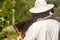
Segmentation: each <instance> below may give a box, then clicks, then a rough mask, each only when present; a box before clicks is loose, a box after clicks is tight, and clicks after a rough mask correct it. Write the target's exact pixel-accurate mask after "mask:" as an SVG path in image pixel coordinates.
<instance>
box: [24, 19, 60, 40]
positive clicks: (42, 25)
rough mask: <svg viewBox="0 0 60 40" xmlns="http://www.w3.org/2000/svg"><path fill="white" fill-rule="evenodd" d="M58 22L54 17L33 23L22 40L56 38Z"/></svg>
mask: <svg viewBox="0 0 60 40" xmlns="http://www.w3.org/2000/svg"><path fill="white" fill-rule="evenodd" d="M59 27H60V23H59V22H58V21H56V20H54V19H48V20H41V21H37V22H35V23H33V24H32V25H31V26H30V28H29V29H28V31H27V32H26V36H25V38H24V39H23V40H58V34H59Z"/></svg>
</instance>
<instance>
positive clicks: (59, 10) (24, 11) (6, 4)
mask: <svg viewBox="0 0 60 40" xmlns="http://www.w3.org/2000/svg"><path fill="white" fill-rule="evenodd" d="M46 1H47V3H51V4H54V5H55V7H54V12H55V16H56V17H60V0H46ZM15 2H16V4H15V7H14V9H15V23H18V22H22V21H25V20H28V19H31V18H32V15H31V13H30V12H29V9H30V8H31V7H33V6H34V2H35V0H15ZM12 9H13V4H12V0H0V27H2V29H5V28H6V27H9V26H10V25H12V17H13V12H12ZM1 17H2V18H4V19H5V20H4V21H2V22H1V20H2V19H1ZM7 21H8V22H7ZM16 36H17V33H16V32H15V31H12V30H11V31H10V30H2V31H1V32H0V39H2V38H5V37H16Z"/></svg>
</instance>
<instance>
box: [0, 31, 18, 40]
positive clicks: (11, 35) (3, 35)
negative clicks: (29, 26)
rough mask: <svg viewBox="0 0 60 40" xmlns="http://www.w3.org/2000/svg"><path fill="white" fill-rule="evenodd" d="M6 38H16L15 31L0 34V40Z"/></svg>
mask: <svg viewBox="0 0 60 40" xmlns="http://www.w3.org/2000/svg"><path fill="white" fill-rule="evenodd" d="M7 37H11V38H16V37H17V33H16V32H15V31H12V30H9V31H2V32H0V39H4V38H7Z"/></svg>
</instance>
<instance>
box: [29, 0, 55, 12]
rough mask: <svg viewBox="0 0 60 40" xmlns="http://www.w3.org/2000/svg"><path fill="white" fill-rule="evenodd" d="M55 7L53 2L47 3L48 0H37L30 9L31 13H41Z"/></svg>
mask: <svg viewBox="0 0 60 40" xmlns="http://www.w3.org/2000/svg"><path fill="white" fill-rule="evenodd" d="M53 7H54V5H53V4H47V3H46V0H36V1H35V6H34V7H33V8H31V9H30V10H29V11H30V12H31V13H41V12H44V11H47V10H50V9H52V8H53Z"/></svg>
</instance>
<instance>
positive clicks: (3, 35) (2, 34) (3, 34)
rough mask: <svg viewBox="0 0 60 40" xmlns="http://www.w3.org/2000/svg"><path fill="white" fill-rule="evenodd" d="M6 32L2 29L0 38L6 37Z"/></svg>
mask: <svg viewBox="0 0 60 40" xmlns="http://www.w3.org/2000/svg"><path fill="white" fill-rule="evenodd" d="M6 37H7V36H6V33H5V32H4V31H2V32H0V39H3V38H6Z"/></svg>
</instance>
